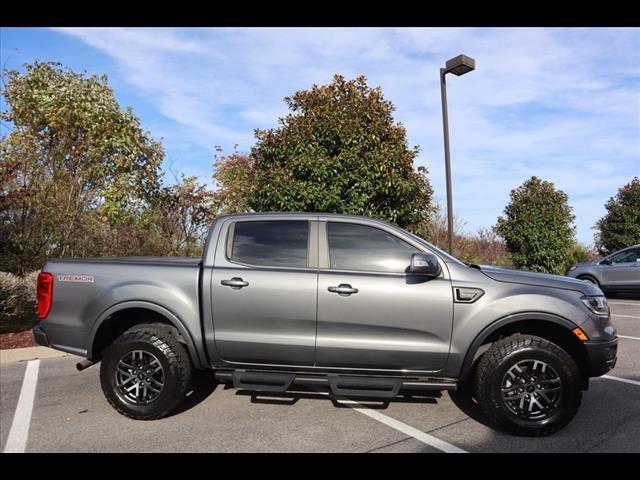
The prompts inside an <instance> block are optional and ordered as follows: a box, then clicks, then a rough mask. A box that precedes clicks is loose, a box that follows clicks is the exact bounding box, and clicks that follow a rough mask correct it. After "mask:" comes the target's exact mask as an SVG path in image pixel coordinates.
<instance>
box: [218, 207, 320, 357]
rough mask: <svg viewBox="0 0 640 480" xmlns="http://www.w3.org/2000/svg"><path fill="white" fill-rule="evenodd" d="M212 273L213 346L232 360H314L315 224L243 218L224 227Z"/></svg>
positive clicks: (312, 222)
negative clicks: (220, 250)
mask: <svg viewBox="0 0 640 480" xmlns="http://www.w3.org/2000/svg"><path fill="white" fill-rule="evenodd" d="M219 249H222V250H223V251H222V252H217V253H216V265H215V268H213V271H212V277H211V294H212V310H213V324H214V332H215V346H216V350H217V353H218V355H219V356H220V357H221V359H222V360H224V361H226V362H229V363H245V364H263V365H304V366H310V365H313V363H314V350H315V337H316V299H317V224H316V222H314V221H312V220H310V219H306V220H305V219H287V218H283V219H277V220H263V219H262V218H261V217H257V218H246V219H243V218H242V217H239V219H237V220H233V221H231V222H229V223H228V225H226V226H225V227H223V228H222V231H221V235H220V239H219V241H218V250H219Z"/></svg>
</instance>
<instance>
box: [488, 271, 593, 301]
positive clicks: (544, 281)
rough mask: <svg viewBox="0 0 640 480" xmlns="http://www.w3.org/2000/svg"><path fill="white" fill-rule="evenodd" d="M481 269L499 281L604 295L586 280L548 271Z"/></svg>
mask: <svg viewBox="0 0 640 480" xmlns="http://www.w3.org/2000/svg"><path fill="white" fill-rule="evenodd" d="M480 269H481V270H480V271H481V272H482V273H484V274H485V275H486V276H487V277H489V278H491V279H493V280H496V281H498V282H507V283H520V284H523V285H535V286H539V287H550V288H564V289H565V290H575V291H578V292H581V293H584V294H585V295H602V292H601V291H600V289H599V288H598V287H596V286H595V285H593V284H592V283H589V282H586V281H584V280H578V279H576V278H571V277H563V276H560V275H549V274H547V273H537V272H525V271H523V270H511V269H508V268H499V267H492V266H487V265H482V266H481V267H480Z"/></svg>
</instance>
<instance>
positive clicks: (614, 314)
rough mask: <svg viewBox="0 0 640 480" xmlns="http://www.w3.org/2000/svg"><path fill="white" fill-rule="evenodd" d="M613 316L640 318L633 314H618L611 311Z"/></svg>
mask: <svg viewBox="0 0 640 480" xmlns="http://www.w3.org/2000/svg"><path fill="white" fill-rule="evenodd" d="M612 315H613V316H614V317H626V318H637V319H639V320H640V317H636V316H635V315H620V314H619V313H613V314H612Z"/></svg>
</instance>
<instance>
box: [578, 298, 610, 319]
mask: <svg viewBox="0 0 640 480" xmlns="http://www.w3.org/2000/svg"><path fill="white" fill-rule="evenodd" d="M580 300H581V301H582V303H584V304H585V306H586V307H587V308H588V309H589V310H591V311H592V312H593V313H595V314H596V315H606V316H607V317H608V316H609V304H608V303H607V298H606V297H604V296H597V297H587V296H584V297H582V298H581V299H580Z"/></svg>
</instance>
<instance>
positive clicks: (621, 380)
mask: <svg viewBox="0 0 640 480" xmlns="http://www.w3.org/2000/svg"><path fill="white" fill-rule="evenodd" d="M600 378H606V379H607V380H616V381H618V382H624V383H630V384H631V385H638V386H640V382H638V381H637V380H629V379H628V378H620V377H614V376H613V375H602V377H600Z"/></svg>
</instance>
